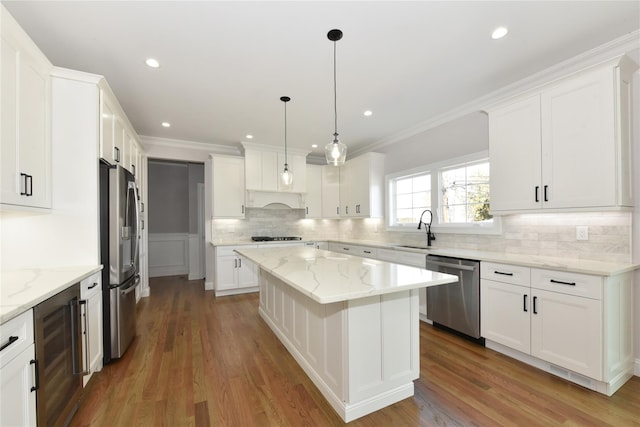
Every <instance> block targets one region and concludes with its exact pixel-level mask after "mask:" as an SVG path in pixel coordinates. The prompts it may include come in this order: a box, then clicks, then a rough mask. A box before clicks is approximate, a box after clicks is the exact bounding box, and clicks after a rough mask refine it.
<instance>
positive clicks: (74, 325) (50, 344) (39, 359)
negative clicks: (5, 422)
mask: <svg viewBox="0 0 640 427" xmlns="http://www.w3.org/2000/svg"><path fill="white" fill-rule="evenodd" d="M83 303H84V301H80V284H79V283H76V284H75V285H73V286H71V287H69V288H67V289H66V290H64V291H62V292H60V293H58V294H56V295H54V296H53V297H51V298H49V299H48V300H46V301H44V302H42V303H40V304H38V305H37V306H36V307H35V308H34V312H33V313H34V332H35V343H36V359H35V360H36V362H35V364H36V367H35V370H36V384H37V386H36V399H37V420H38V426H41V427H42V426H65V425H67V424H68V423H69V421H70V420H71V417H72V416H73V414H75V412H76V410H77V409H78V401H79V399H80V393H81V392H82V376H83V375H85V374H86V371H85V369H86V365H85V364H84V362H83V359H82V328H81V325H80V322H81V319H82V315H81V305H82V304H83Z"/></svg>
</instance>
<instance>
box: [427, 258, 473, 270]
mask: <svg viewBox="0 0 640 427" xmlns="http://www.w3.org/2000/svg"><path fill="white" fill-rule="evenodd" d="M430 265H435V266H438V267H448V268H455V269H458V270H466V271H474V270H475V269H476V268H477V267H472V266H470V265H461V264H452V263H449V262H442V261H431V260H427V264H426V268H427V270H428V269H429V266H430Z"/></svg>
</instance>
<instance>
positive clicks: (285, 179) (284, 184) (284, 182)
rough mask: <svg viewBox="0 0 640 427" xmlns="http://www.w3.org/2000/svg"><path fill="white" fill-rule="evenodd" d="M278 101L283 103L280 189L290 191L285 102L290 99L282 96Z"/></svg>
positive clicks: (291, 176)
mask: <svg viewBox="0 0 640 427" xmlns="http://www.w3.org/2000/svg"><path fill="white" fill-rule="evenodd" d="M280 101H282V102H284V170H283V171H282V173H281V174H280V187H281V188H282V189H283V190H290V189H291V187H292V186H293V173H292V172H291V171H290V170H289V164H288V163H287V102H289V101H291V98H289V97H288V96H282V97H280Z"/></svg>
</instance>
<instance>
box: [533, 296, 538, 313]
mask: <svg viewBox="0 0 640 427" xmlns="http://www.w3.org/2000/svg"><path fill="white" fill-rule="evenodd" d="M536 302H538V297H533V314H538V307H536Z"/></svg>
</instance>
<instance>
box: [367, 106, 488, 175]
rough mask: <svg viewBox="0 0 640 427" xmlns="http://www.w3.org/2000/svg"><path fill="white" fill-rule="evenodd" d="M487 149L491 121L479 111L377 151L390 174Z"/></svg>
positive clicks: (386, 171)
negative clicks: (384, 155)
mask: <svg viewBox="0 0 640 427" xmlns="http://www.w3.org/2000/svg"><path fill="white" fill-rule="evenodd" d="M488 149H489V120H488V117H487V114H485V113H483V112H480V111H478V112H475V113H471V114H468V115H466V116H464V117H461V118H459V119H456V120H453V121H451V122H449V123H445V124H443V125H440V126H437V127H435V128H433V129H429V130H427V131H425V132H421V133H419V134H417V135H414V136H412V137H410V138H407V139H405V140H403V141H400V142H397V143H395V144H392V145H388V146H386V147H384V148H382V149H379V150H376V151H378V152H380V153H385V154H386V158H385V174H390V173H393V172H398V171H403V170H408V169H413V168H416V167H419V166H423V165H428V164H432V163H436V162H439V161H442V160H447V159H453V158H456V157H461V156H464V155H467V154H471V153H478V152H480V151H483V150H488Z"/></svg>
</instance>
